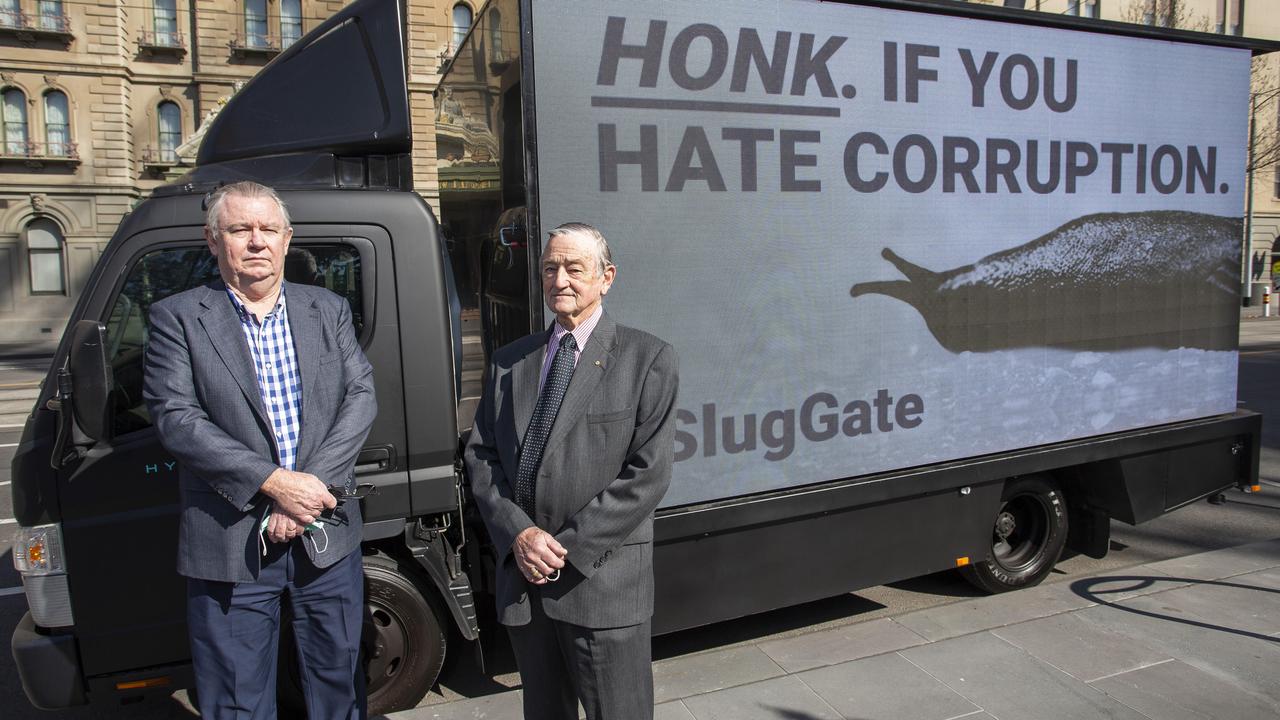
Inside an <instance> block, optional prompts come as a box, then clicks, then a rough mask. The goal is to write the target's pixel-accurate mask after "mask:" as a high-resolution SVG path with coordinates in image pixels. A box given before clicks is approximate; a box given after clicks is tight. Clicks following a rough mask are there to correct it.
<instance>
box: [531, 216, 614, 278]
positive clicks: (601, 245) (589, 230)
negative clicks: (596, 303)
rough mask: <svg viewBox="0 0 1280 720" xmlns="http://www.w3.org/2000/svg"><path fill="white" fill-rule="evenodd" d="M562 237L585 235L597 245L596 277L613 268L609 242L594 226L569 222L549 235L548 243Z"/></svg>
mask: <svg viewBox="0 0 1280 720" xmlns="http://www.w3.org/2000/svg"><path fill="white" fill-rule="evenodd" d="M561 235H585V236H587V237H589V238H591V239H592V240H594V241H595V243H596V260H597V263H598V267H597V268H596V275H603V274H604V271H605V269H606V268H609V267H612V266H613V255H611V254H610V253H609V241H608V240H605V239H604V235H602V234H600V231H599V230H597V229H595V227H594V226H592V225H588V224H586V223H584V222H567V223H565V224H563V225H561V226H560V227H557V228H556V229H555V230H552V231H551V232H549V233H547V242H551V240H552V239H554V238H558V237H560V236H561Z"/></svg>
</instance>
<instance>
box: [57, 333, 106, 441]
mask: <svg viewBox="0 0 1280 720" xmlns="http://www.w3.org/2000/svg"><path fill="white" fill-rule="evenodd" d="M67 370H68V371H69V372H70V374H71V388H70V389H71V397H70V398H69V399H70V401H71V408H72V413H73V414H74V416H75V421H76V425H78V426H79V428H80V431H81V432H83V433H84V434H85V435H87V436H88V437H89V438H90V439H92V440H104V439H106V438H107V435H108V434H109V432H110V427H111V425H110V417H109V415H108V410H109V409H110V402H109V400H110V394H111V388H112V385H113V383H114V376H113V375H112V374H111V368H110V366H109V365H108V364H107V328H106V326H104V325H103V324H102V323H100V322H98V321H96V320H81V321H79V322H77V323H76V324H75V327H74V328H73V329H72V335H71V352H70V354H69V355H68V358H67ZM58 385H59V390H60V391H61V390H62V389H63V388H62V386H63V383H62V382H59V383H58ZM67 399H68V398H63V407H64V409H65V407H66V402H67Z"/></svg>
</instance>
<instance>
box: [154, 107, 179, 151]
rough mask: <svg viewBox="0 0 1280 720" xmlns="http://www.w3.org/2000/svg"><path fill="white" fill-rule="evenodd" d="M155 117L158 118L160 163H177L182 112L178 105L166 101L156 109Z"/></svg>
mask: <svg viewBox="0 0 1280 720" xmlns="http://www.w3.org/2000/svg"><path fill="white" fill-rule="evenodd" d="M156 116H157V117H158V118H159V123H158V127H159V130H160V135H159V148H160V161H161V162H168V163H171V162H177V161H178V146H179V145H181V144H182V110H180V109H179V108H178V103H176V102H172V101H170V100H166V101H164V102H162V103H160V105H159V107H157V108H156Z"/></svg>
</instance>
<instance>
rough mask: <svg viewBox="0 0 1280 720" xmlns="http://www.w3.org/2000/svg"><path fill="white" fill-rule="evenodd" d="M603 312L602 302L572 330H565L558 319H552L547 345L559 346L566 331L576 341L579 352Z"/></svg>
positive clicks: (551, 346) (584, 345) (550, 346)
mask: <svg viewBox="0 0 1280 720" xmlns="http://www.w3.org/2000/svg"><path fill="white" fill-rule="evenodd" d="M603 314H604V304H603V303H602V304H600V305H597V306H596V309H595V312H593V313H591V315H590V316H588V317H587V319H586V320H583V321H582V322H580V323H578V327H576V328H574V329H573V330H566V329H565V328H564V326H562V325H561V324H560V321H559V320H553V321H552V322H551V340H550V342H548V343H547V347H549V348H558V347H560V339H561V338H563V337H564V336H565V333H568V334H570V335H573V339H574V340H575V341H576V342H577V343H578V351H579V352H581V351H582V348H584V347H586V346H587V341H588V340H590V339H591V333H592V331H594V330H595V329H596V325H599V324H600V316H601V315H603Z"/></svg>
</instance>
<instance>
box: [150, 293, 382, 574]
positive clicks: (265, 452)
mask: <svg viewBox="0 0 1280 720" xmlns="http://www.w3.org/2000/svg"><path fill="white" fill-rule="evenodd" d="M285 293H286V298H287V302H288V304H289V330H290V332H291V333H292V335H293V344H294V350H295V354H296V356H297V361H298V369H299V371H300V374H301V376H302V428H301V436H300V437H299V440H298V455H297V463H296V468H295V469H297V470H299V471H301V472H308V473H311V474H313V475H315V476H316V477H318V478H320V480H321V481H322V482H324V483H325V484H326V485H340V486H347V487H351V484H352V483H353V482H354V468H355V461H356V455H357V454H358V453H359V452H360V447H361V445H363V444H364V440H365V437H366V436H367V435H368V434H369V428H370V426H371V425H372V423H373V419H374V416H375V415H376V414H377V404H376V400H375V398H374V392H373V368H372V367H371V366H370V365H369V361H368V360H366V359H365V356H364V352H363V351H362V350H361V349H360V345H359V343H358V342H357V340H356V336H355V331H354V329H353V328H352V326H351V308H350V307H349V306H348V305H347V301H346V300H345V299H344V298H341V297H339V296H337V295H335V294H333V293H331V292H329V291H328V290H325V289H323V288H316V287H312V286H308V285H295V284H293V283H286V286H285ZM143 397H144V398H145V400H146V403H147V410H148V411H149V412H150V413H151V418H152V421H153V422H154V423H155V427H156V432H157V434H158V435H159V438H160V443H161V444H162V445H164V448H165V449H166V450H167V451H169V452H170V453H171V454H172V455H173V456H174V457H175V458H176V459H177V460H178V482H179V491H180V497H181V518H180V520H179V537H178V572H179V573H181V574H183V575H185V576H187V577H192V578H201V579H205V580H220V581H224V582H246V581H251V580H253V579H255V578H256V577H257V576H258V571H259V570H260V568H261V560H262V553H261V550H260V549H259V545H258V542H259V540H258V538H259V523H260V522H261V520H262V518H263V516H264V515H265V513H266V511H267V509H268V507H269V504H270V500H269V498H267V497H266V496H265V495H263V494H262V493H260V492H258V488H259V487H260V486H261V485H262V482H263V481H264V480H266V479H267V476H268V475H270V474H271V473H272V472H274V471H275V469H276V468H277V467H278V465H277V464H276V461H275V458H276V451H275V436H274V434H273V433H272V431H271V421H270V418H269V417H268V415H267V413H266V410H265V408H264V407H263V404H262V395H261V393H260V392H259V390H258V381H257V375H256V374H255V373H254V368H253V360H252V356H251V355H250V353H249V346H248V343H247V342H246V341H245V337H244V331H243V330H242V328H241V325H240V320H239V318H238V317H237V316H236V312H235V308H234V307H233V306H232V304H231V300H230V298H228V297H227V291H226V287H225V286H224V285H223V284H222V282H221V281H218V282H214V283H210V284H209V285H205V286H203V287H198V288H193V289H191V290H188V291H186V292H183V293H179V294H177V295H174V296H172V297H169V298H166V299H164V300H161V301H160V302H158V303H156V304H155V305H153V306H151V332H150V336H149V338H148V341H147V352H146V378H145V383H144V386H143ZM334 517H335V518H338V519H339V521H340V522H339V524H337V525H326V526H325V531H326V534H327V536H328V544H327V547H326V544H325V538H324V536H319V537H316V538H315V539H316V541H317V542H316V543H312V542H310V541H306V542H304V541H303V540H301V539H296V540H294V541H293V542H303V544H304V545H305V546H306V548H307V552H308V555H309V556H310V557H311V559H312V561H313V562H314V563H315V564H316V565H317V566H318V567H328V566H329V565H332V564H333V563H335V562H337V561H338V560H340V559H342V558H343V557H345V556H346V555H347V554H348V553H350V552H351V551H352V550H354V549H355V548H356V547H357V546H358V545H359V544H360V539H361V535H362V530H363V528H362V520H361V516H360V503H359V502H358V501H354V500H351V501H347V502H344V503H343V505H342V507H341V512H336V513H335V514H334ZM343 517H345V520H342V518H343ZM314 534H315V535H319V533H314ZM317 544H318V545H319V548H320V549H321V550H323V552H320V553H317V552H316V545H317Z"/></svg>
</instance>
